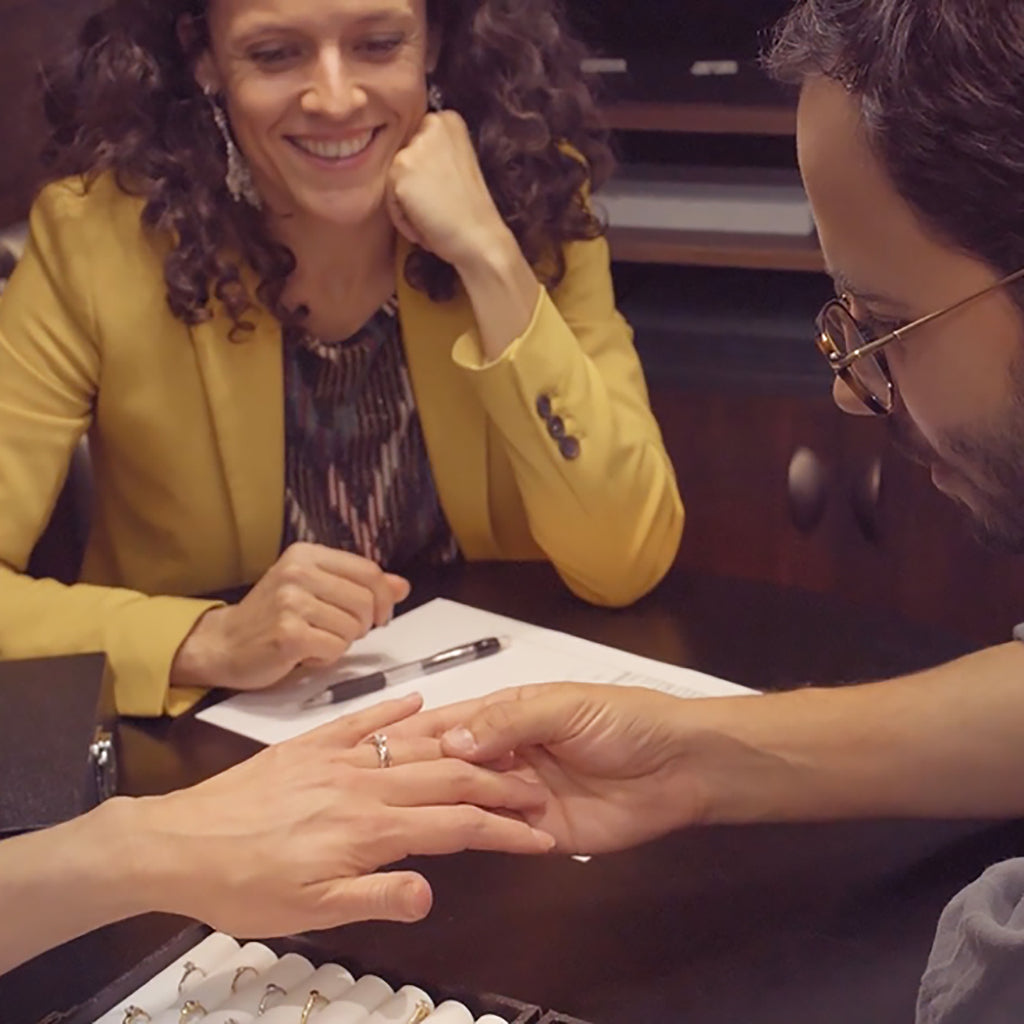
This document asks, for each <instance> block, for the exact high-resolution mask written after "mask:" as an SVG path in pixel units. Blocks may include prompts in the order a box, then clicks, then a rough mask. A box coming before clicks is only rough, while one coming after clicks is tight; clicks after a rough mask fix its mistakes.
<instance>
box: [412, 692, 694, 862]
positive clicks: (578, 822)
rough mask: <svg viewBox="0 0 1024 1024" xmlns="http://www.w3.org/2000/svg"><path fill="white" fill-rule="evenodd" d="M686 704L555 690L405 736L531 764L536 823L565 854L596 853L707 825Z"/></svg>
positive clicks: (461, 709)
mask: <svg viewBox="0 0 1024 1024" xmlns="http://www.w3.org/2000/svg"><path fill="white" fill-rule="evenodd" d="M686 703H689V702H684V701H680V700H679V699H678V698H675V697H669V696H666V695H665V694H662V693H657V692H656V691H654V690H648V689H644V688H641V687H618V686H594V685H589V684H582V683H551V684H544V685H539V686H524V687H520V688H517V689H511V690H503V691H500V692H498V693H496V694H493V695H492V696H490V697H487V698H484V699H483V700H478V701H470V702H467V703H465V704H455V705H451V706H449V707H445V708H440V709H438V710H436V711H431V712H427V713H425V714H422V715H418V716H416V717H414V718H411V719H409V720H408V722H407V723H405V724H404V725H403V726H401V727H399V732H401V733H402V734H405V735H410V736H412V735H420V736H429V735H438V736H441V744H442V749H443V750H444V752H445V753H447V754H451V755H453V756H457V757H463V758H466V759H467V760H469V761H473V762H476V763H478V764H489V765H492V766H493V767H498V768H501V767H507V766H509V765H510V764H513V763H514V764H516V765H525V766H528V767H529V768H530V769H531V770H532V772H533V773H535V775H536V777H537V778H538V779H539V780H540V781H541V782H542V783H543V785H544V787H545V789H546V790H547V796H548V798H547V803H546V805H545V806H544V807H543V808H541V809H540V810H538V811H536V812H531V813H530V814H529V815H528V816H527V820H528V821H529V822H530V824H532V825H535V826H537V827H538V828H541V829H543V830H544V831H545V832H548V833H550V834H551V835H553V836H554V837H555V839H556V840H557V843H558V847H559V849H561V850H565V851H566V852H572V853H575V852H582V853H598V852H601V851H605V850H615V849H621V848H624V847H628V846H632V845H635V844H636V843H640V842H643V841H644V840H647V839H651V838H654V837H655V836H658V835H662V834H664V833H665V832H668V831H671V830H672V829H674V828H678V827H680V826H683V825H688V824H692V823H694V822H696V821H699V820H700V819H701V816H702V814H703V806H704V794H703V790H702V787H701V784H700V780H699V779H698V778H697V777H695V776H691V775H690V774H689V773H688V772H687V765H686V762H687V756H688V746H687V744H686V743H684V742H683V741H682V739H681V736H680V732H679V730H678V728H676V727H674V724H673V723H678V721H679V719H680V710H681V706H682V705H683V704H686ZM694 703H700V702H694Z"/></svg>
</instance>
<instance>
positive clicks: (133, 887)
mask: <svg viewBox="0 0 1024 1024" xmlns="http://www.w3.org/2000/svg"><path fill="white" fill-rule="evenodd" d="M139 804H140V801H139V800H138V799H136V798H134V797H124V796H115V797H112V798H110V799H109V800H105V801H104V802H103V803H102V804H100V805H99V806H98V807H96V808H94V809H93V810H92V811H90V812H89V813H88V814H86V815H83V816H82V817H81V818H76V819H74V820H73V821H71V822H68V828H69V830H72V831H73V832H75V833H77V834H71V835H69V836H68V841H67V842H66V843H65V844H63V845H64V847H65V849H67V850H68V851H69V856H70V857H72V858H74V859H75V860H76V863H75V864H74V865H73V867H70V868H69V870H68V877H73V878H75V879H76V888H77V889H78V890H79V891H81V892H91V893H95V894H96V896H97V899H98V905H97V908H96V909H97V919H96V920H95V921H93V922H90V923H89V924H88V927H89V928H93V927H98V926H99V925H101V924H106V923H108V922H110V921H118V920H121V919H123V918H126V917H133V916H135V915H136V914H142V913H145V912H146V911H148V910H150V909H153V908H152V907H151V905H150V900H151V897H152V892H153V891H155V887H153V886H151V885H150V877H149V869H150V866H151V864H152V851H149V850H148V849H144V848H143V847H144V846H146V845H147V844H146V837H145V836H143V835H141V834H140V822H139V814H138V811H139Z"/></svg>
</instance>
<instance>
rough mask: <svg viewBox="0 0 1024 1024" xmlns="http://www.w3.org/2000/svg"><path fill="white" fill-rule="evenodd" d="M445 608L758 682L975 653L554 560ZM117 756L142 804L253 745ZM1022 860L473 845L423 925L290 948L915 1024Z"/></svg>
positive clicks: (439, 880)
mask: <svg viewBox="0 0 1024 1024" xmlns="http://www.w3.org/2000/svg"><path fill="white" fill-rule="evenodd" d="M435 595H444V596H448V597H453V598H455V599H458V600H462V601H466V602H468V603H472V604H476V605H479V606H481V607H485V608H488V609H491V610H494V611H497V612H501V613H504V614H510V615H513V616H516V617H519V618H522V619H526V620H529V621H533V622H537V623H540V624H542V625H546V626H551V627H554V628H557V629H562V630H565V631H568V632H572V633H576V634H578V635H580V636H584V637H587V638H588V639H592V640H597V641H600V642H603V643H607V644H612V645H614V646H618V647H623V648H626V649H629V650H632V651H634V652H636V653H638V654H643V655H647V656H650V657H654V658H659V659H663V660H666V661H670V662H674V663H678V664H683V665H689V666H692V667H694V668H697V669H701V670H704V671H708V672H712V673H715V674H717V675H721V676H724V677H726V678H729V679H734V680H736V681H737V682H742V683H746V684H748V685H751V686H755V687H759V688H763V689H784V688H788V687H793V686H799V685H801V684H805V683H807V682H811V681H813V682H818V683H821V682H840V681H842V682H850V681H856V680H864V679H870V678H879V677H884V676H888V675H892V674H896V673H899V672H905V671H909V670H912V669H915V668H920V667H923V666H926V665H928V664H934V663H936V662H938V661H941V660H945V659H947V658H948V657H951V656H953V655H956V654H958V653H961V652H962V647H961V646H960V645H959V644H957V643H956V642H955V641H953V640H951V639H950V638H948V637H946V636H944V635H941V634H936V633H933V632H929V631H927V630H923V629H920V628H914V627H911V626H908V625H907V624H905V623H900V622H898V621H896V620H894V619H893V618H892V617H891V616H889V615H883V614H881V613H876V612H873V611H872V610H870V609H865V608H855V607H850V606H846V605H845V604H843V603H842V602H840V601H834V600H828V599H823V598H821V597H818V596H814V595H810V594H806V593H804V592H801V591H795V590H786V589H782V588H778V587H773V586H768V585H761V584H754V583H749V582H743V581H737V580H729V579H721V578H711V577H695V576H689V575H681V574H680V575H674V576H671V577H670V578H669V579H668V580H666V581H665V583H664V584H663V585H662V586H661V587H659V588H658V590H657V591H656V592H655V593H654V594H652V595H650V596H649V597H648V598H646V599H645V600H643V601H641V602H640V603H639V604H637V605H636V606H634V607H633V608H630V609H626V610H623V611H610V610H603V609H596V608H591V607H588V606H586V605H584V604H582V603H580V602H578V601H577V600H575V599H574V598H572V597H571V595H569V594H568V593H567V592H566V591H565V589H564V588H563V587H562V586H561V585H560V584H559V583H558V581H557V580H556V579H555V577H554V575H553V573H552V572H551V570H550V569H549V568H547V567H546V566H541V565H525V566H524V565H478V566H464V567H459V568H456V569H454V570H451V571H446V572H445V573H444V574H441V575H438V576H436V577H432V578H424V579H422V580H420V581H419V583H418V586H417V590H416V599H418V600H423V599H426V598H428V597H431V596H435ZM122 745H123V769H124V770H123V783H124V784H123V789H124V790H125V791H127V792H130V793H139V794H141V793H152V792H160V791H164V790H166V789H169V788H172V787H175V786H181V785H185V784H188V783H191V782H193V781H196V780H198V779H200V778H203V777H205V776H207V775H209V774H211V773H213V772H215V771H217V770H219V769H221V768H223V767H226V766H227V765H229V764H231V763H233V762H235V761H237V760H238V759H240V758H242V757H244V756H246V755H248V754H250V753H251V752H252V751H253V750H254V749H256V745H255V744H253V743H252V742H250V741H248V740H244V739H243V738H241V737H238V736H234V735H230V734H227V733H223V732H221V731H220V730H218V729H215V728H213V727H212V726H209V725H206V724H205V723H202V722H197V721H195V720H194V719H192V718H191V717H186V718H184V719H180V720H177V721H173V722H169V721H156V722H125V723H124V724H123V726H122ZM1022 849H1024V826H1022V824H1021V823H1015V822H1014V823H994V824H993V823H984V822H980V823H971V822H864V823H845V824H837V825H814V826H773V827H768V826H758V827H744V828H713V829H702V830H694V831H690V832H686V833H680V834H677V835H674V836H671V837H668V838H666V839H664V840H661V841H659V842H655V843H651V844H649V845H648V846H646V847H643V848H641V849H637V850H632V851H628V852H625V853H621V854H615V855H610V856H602V857H598V858H595V859H594V860H592V861H591V862H590V863H588V864H580V863H578V862H576V861H573V860H570V859H568V858H563V857H549V858H544V859H525V858H523V859H520V858H514V857H505V856H499V855H485V854H465V855H460V856H457V857H451V858H445V859H438V860H429V861H427V860H424V861H422V862H417V864H416V866H417V867H419V868H421V869H422V870H423V871H425V873H426V874H427V875H428V877H429V878H430V881H431V883H432V885H433V887H434V890H435V895H436V901H435V909H434V911H433V913H432V915H431V917H430V918H429V920H428V921H427V922H426V923H423V924H421V925H415V926H404V925H394V924H363V925H354V926H349V927H346V928H343V929H338V930H335V931H333V932H328V933H321V934H318V935H316V936H313V937H299V938H297V939H295V940H290V941H289V948H295V949H299V950H301V951H303V952H306V953H307V954H308V955H310V956H311V958H313V959H316V960H319V961H326V960H328V959H336V960H338V961H340V962H342V963H345V964H346V965H349V966H351V967H356V968H358V969H360V970H372V971H374V972H375V973H379V974H381V975H382V976H384V977H386V978H387V979H388V980H389V981H391V982H392V983H393V984H394V983H398V982H403V983H404V982H415V983H418V984H421V985H423V986H424V987H426V988H427V989H428V990H431V991H434V992H435V993H438V994H442V995H445V994H451V993H463V994H466V995H467V996H468V997H469V998H470V999H472V997H473V995H474V994H479V993H486V992H491V993H502V994H504V995H507V996H511V997H516V998H518V999H520V1000H523V1001H526V1002H529V1003H534V1004H537V1005H538V1006H542V1007H547V1008H550V1007H553V1008H556V1009H557V1010H560V1011H563V1012H564V1013H565V1014H571V1015H574V1016H576V1017H579V1018H582V1019H585V1020H587V1021H591V1022H593V1024H639V1022H651V1024H740V1022H742V1024H803V1022H807V1024H812V1022H813V1024H819V1022H825V1021H827V1022H828V1024H855V1022H856V1024H863V1022H865V1021H871V1022H872V1024H890V1022H891V1024H897V1022H899V1024H908V1022H910V1021H912V1019H913V1007H914V998H915V992H916V987H917V982H918V979H919V977H920V973H921V970H922V968H923V966H924V962H925V958H926V956H927V953H928V949H929V946H930V942H931V937H932V932H933V929H934V925H935V922H936V920H937V918H938V915H939V912H940V911H941V909H942V907H943V905H944V904H945V903H946V901H947V900H948V899H949V898H950V897H951V896H952V895H953V894H954V893H955V892H956V891H957V890H958V889H959V888H961V887H962V886H963V885H965V884H966V883H967V882H969V881H971V880H972V879H973V878H975V877H976V876H977V875H978V874H979V873H980V872H981V871H982V870H983V869H984V868H985V867H986V866H987V865H988V864H989V863H991V862H993V861H995V860H998V859H1001V858H1004V857H1008V856H1012V855H1014V854H1015V853H1016V852H1019V851H1021V850H1022ZM111 855H112V856H116V848H115V847H112V850H111ZM186 924H187V922H184V921H183V920H182V919H178V918H173V917H168V916H163V915H148V916H146V917H142V918H137V919H135V920H133V921H129V922H124V923H121V924H119V925H115V926H113V927H110V928H106V929H103V930H102V931H100V932H97V933H95V934H93V935H90V936H86V937H83V938H82V939H80V940H78V941H76V942H73V943H70V944H68V945H67V946H65V947H63V948H62V949H60V950H57V951H54V952H52V953H50V954H47V955H46V956H44V957H41V958H38V959H37V960H36V961H34V962H32V963H30V964H28V965H25V966H24V967H22V968H20V969H18V970H17V971H14V972H12V973H11V974H10V975H8V976H7V977H6V978H5V979H0V1021H3V1024H33V1022H35V1021H37V1020H39V1019H41V1018H43V1017H44V1016H45V1014H46V1013H47V1012H49V1011H55V1010H56V1011H64V1010H67V1009H69V1008H74V1007H75V1006H77V1005H79V1004H81V1003H83V1002H85V1001H86V1000H88V999H89V998H90V997H91V996H94V995H95V993H97V992H99V991H100V990H101V989H104V987H106V986H111V987H109V988H107V998H108V1002H109V1003H112V1002H113V1001H114V999H115V998H120V997H122V996H124V995H127V994H128V993H129V992H130V991H132V990H133V989H134V988H135V987H137V985H138V983H139V979H138V978H137V977H126V972H128V971H130V970H131V968H132V967H133V966H134V965H136V964H137V963H138V962H139V960H140V959H142V958H143V957H144V956H145V955H146V954H147V953H149V952H150V951H151V950H154V949H156V948H157V947H158V946H160V945H161V944H163V943H168V942H170V943H171V946H170V947H168V949H167V950H165V952H164V956H165V957H167V956H168V952H169V951H170V950H172V949H173V944H174V942H175V941H176V942H177V943H178V945H179V946H180V945H181V944H182V943H183V942H185V941H186V940H188V941H194V939H195V935H194V933H192V934H189V935H185V936H182V935H181V932H182V929H183V928H184V927H185V925H186ZM119 979H120V980H119ZM97 1008H99V1009H102V1008H104V1007H97V1005H96V1004H93V1009H97ZM63 1019H64V1020H65V1021H67V1022H68V1024H79V1021H82V1022H83V1024H85V1022H86V1021H87V1020H89V1019H91V1017H89V1016H87V1015H85V1014H83V1013H81V1012H79V1013H78V1014H77V1015H76V1014H75V1013H73V1012H72V1013H70V1014H69V1015H67V1016H65V1017H64V1018H63ZM535 1019H536V1018H535Z"/></svg>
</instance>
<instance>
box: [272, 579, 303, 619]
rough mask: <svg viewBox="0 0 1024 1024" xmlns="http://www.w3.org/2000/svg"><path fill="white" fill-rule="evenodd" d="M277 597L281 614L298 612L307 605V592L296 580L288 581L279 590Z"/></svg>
mask: <svg viewBox="0 0 1024 1024" xmlns="http://www.w3.org/2000/svg"><path fill="white" fill-rule="evenodd" d="M275 597H276V600H277V609H278V611H279V612H282V613H288V612H297V611H298V610H299V609H300V608H301V607H302V606H303V604H304V603H305V599H306V591H305V590H304V589H303V588H302V587H301V586H299V584H298V583H296V582H295V581H294V580H288V581H287V582H285V583H282V584H281V585H280V586H279V587H278V588H277V593H276V595H275Z"/></svg>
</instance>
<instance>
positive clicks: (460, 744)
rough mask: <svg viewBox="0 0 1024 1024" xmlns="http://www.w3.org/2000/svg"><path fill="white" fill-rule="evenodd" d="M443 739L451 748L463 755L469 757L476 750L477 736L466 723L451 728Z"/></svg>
mask: <svg viewBox="0 0 1024 1024" xmlns="http://www.w3.org/2000/svg"><path fill="white" fill-rule="evenodd" d="M441 740H442V742H443V743H444V745H445V746H446V747H447V748H448V749H449V750H451V751H453V752H454V753H456V754H459V755H461V756H462V757H468V756H469V755H470V754H472V753H473V752H474V751H475V750H476V737H475V736H474V735H473V734H472V733H471V732H470V731H469V730H468V729H467V728H466V727H465V726H464V725H460V726H459V727H458V728H456V729H449V730H448V731H447V732H446V733H445V734H444V736H442V737H441Z"/></svg>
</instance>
